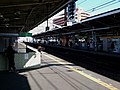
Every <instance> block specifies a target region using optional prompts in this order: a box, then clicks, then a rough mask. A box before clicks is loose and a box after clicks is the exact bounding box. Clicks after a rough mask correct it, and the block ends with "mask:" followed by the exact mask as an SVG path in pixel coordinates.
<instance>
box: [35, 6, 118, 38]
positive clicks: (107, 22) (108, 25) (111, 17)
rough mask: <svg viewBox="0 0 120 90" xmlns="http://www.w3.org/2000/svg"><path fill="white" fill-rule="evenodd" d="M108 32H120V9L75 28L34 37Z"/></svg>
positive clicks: (103, 14) (89, 19)
mask: <svg viewBox="0 0 120 90" xmlns="http://www.w3.org/2000/svg"><path fill="white" fill-rule="evenodd" d="M106 30H109V32H112V31H118V32H120V9H119V8H118V9H115V10H112V11H109V12H105V13H102V14H99V15H96V16H93V17H89V18H87V19H85V20H83V21H82V22H81V23H78V24H75V25H73V26H68V27H64V28H60V29H56V30H53V31H48V32H44V33H41V34H38V35H34V36H33V37H35V38H40V37H44V36H52V35H65V34H74V33H81V32H90V31H99V32H100V33H101V32H104V31H106Z"/></svg>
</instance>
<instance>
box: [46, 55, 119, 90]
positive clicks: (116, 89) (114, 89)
mask: <svg viewBox="0 0 120 90" xmlns="http://www.w3.org/2000/svg"><path fill="white" fill-rule="evenodd" d="M45 56H46V57H48V58H50V59H52V60H54V61H56V62H58V63H59V64H62V65H64V66H65V67H67V68H69V69H71V70H73V71H75V72H77V73H79V74H81V75H82V76H84V77H86V78H88V79H90V80H92V81H94V82H96V83H98V84H100V85H102V86H104V87H106V88H108V89H109V90H120V89H118V88H116V87H114V86H111V85H109V84H107V83H105V82H103V81H101V80H98V79H96V78H94V77H92V76H90V75H88V74H86V73H84V72H82V71H79V70H77V69H75V68H73V67H72V66H68V65H66V63H64V62H60V61H59V60H56V59H54V58H52V57H51V56H48V55H45ZM53 57H54V56H53Z"/></svg>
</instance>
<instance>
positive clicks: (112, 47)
mask: <svg viewBox="0 0 120 90" xmlns="http://www.w3.org/2000/svg"><path fill="white" fill-rule="evenodd" d="M114 48H115V44H114V42H112V43H111V50H112V51H113V50H114Z"/></svg>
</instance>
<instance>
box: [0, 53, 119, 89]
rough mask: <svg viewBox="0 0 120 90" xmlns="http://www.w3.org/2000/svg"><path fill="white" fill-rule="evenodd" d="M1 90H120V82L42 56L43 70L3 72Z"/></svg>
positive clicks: (56, 58) (41, 66)
mask: <svg viewBox="0 0 120 90" xmlns="http://www.w3.org/2000/svg"><path fill="white" fill-rule="evenodd" d="M0 90H120V82H117V81H115V80H112V79H110V78H108V77H105V76H103V75H100V74H97V73H95V72H92V71H90V70H88V69H86V68H83V67H81V66H77V65H75V64H73V63H70V62H67V61H66V60H64V59H61V58H58V57H56V56H54V55H51V54H48V53H46V52H42V58H41V65H40V67H36V68H31V69H23V70H19V73H13V72H11V73H10V72H6V71H1V72H0Z"/></svg>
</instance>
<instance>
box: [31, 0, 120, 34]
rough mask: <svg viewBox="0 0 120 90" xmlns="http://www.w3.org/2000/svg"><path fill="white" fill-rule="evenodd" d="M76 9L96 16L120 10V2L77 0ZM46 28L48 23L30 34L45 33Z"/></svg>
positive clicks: (114, 0) (115, 0)
mask: <svg viewBox="0 0 120 90" xmlns="http://www.w3.org/2000/svg"><path fill="white" fill-rule="evenodd" d="M100 5H101V6H100ZM76 7H77V8H81V9H83V10H84V11H86V12H88V13H89V14H90V16H94V15H97V14H100V13H104V12H107V11H110V10H113V9H117V8H120V0H77V1H76ZM96 7H97V8H96ZM89 10H90V11H89ZM58 15H59V14H57V15H55V16H54V17H52V18H50V19H49V25H50V24H51V21H52V19H53V18H56V17H58ZM45 27H46V21H45V22H43V23H42V24H40V25H38V26H37V27H36V28H34V29H33V30H31V31H30V33H33V34H38V33H41V32H45Z"/></svg>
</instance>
